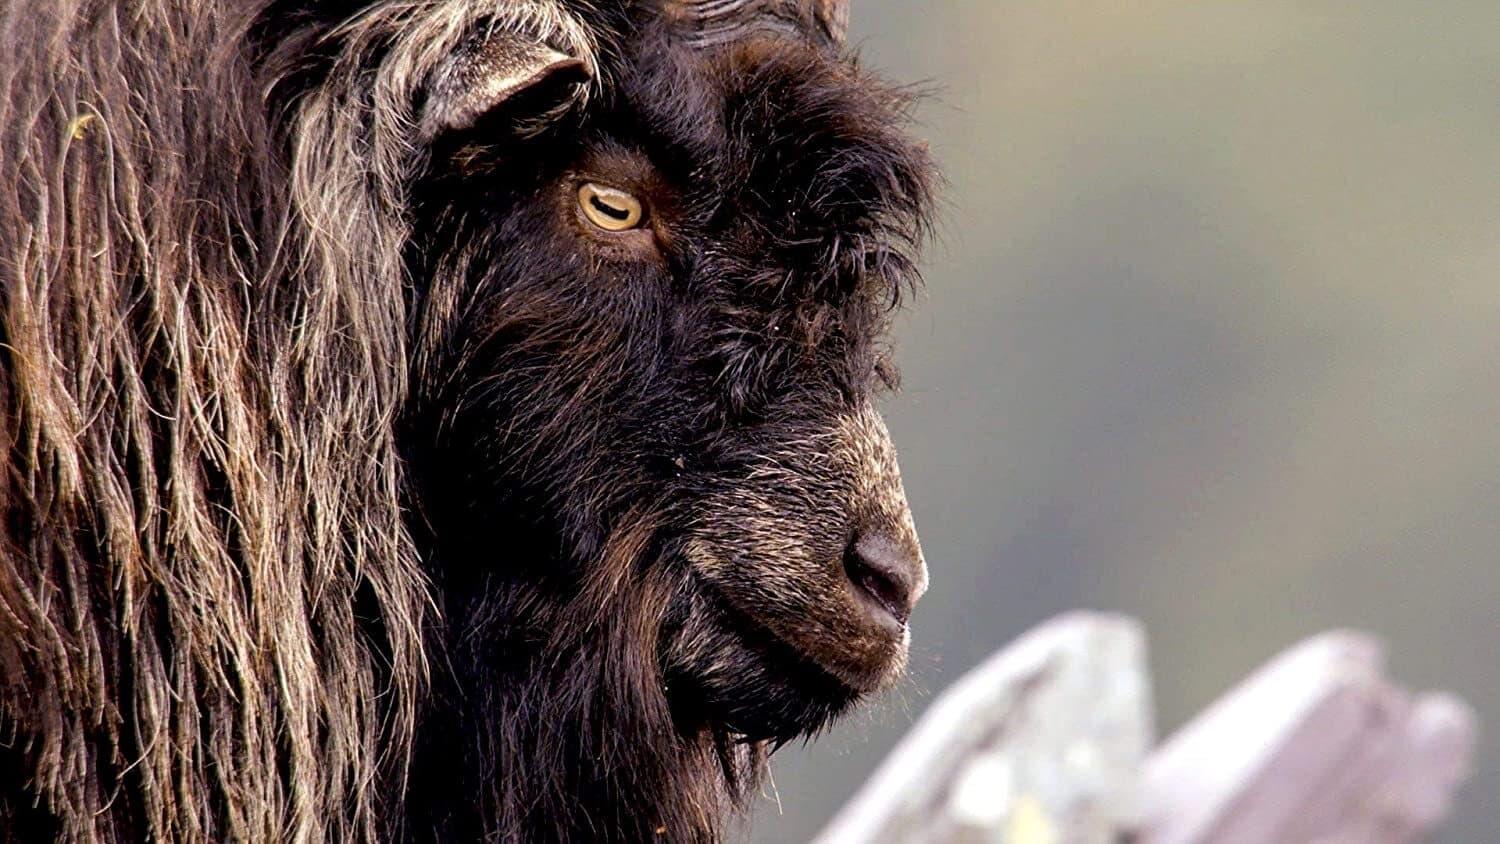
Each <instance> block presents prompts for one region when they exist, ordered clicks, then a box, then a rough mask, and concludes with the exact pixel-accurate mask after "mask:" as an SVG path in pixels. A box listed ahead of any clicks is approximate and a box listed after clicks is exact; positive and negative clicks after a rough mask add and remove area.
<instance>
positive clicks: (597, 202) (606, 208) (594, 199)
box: [589, 195, 630, 222]
mask: <svg viewBox="0 0 1500 844" xmlns="http://www.w3.org/2000/svg"><path fill="white" fill-rule="evenodd" d="M589 202H590V203H591V204H592V205H593V206H594V208H596V209H597V210H598V211H599V212H600V213H602V214H604V215H605V216H607V217H611V218H613V219H616V220H620V221H621V222H624V221H625V220H628V219H630V209H629V208H616V207H614V206H613V205H606V204H605V203H604V200H602V199H600V198H599V197H598V196H597V195H595V196H591V197H589Z"/></svg>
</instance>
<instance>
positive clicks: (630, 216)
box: [578, 182, 646, 232]
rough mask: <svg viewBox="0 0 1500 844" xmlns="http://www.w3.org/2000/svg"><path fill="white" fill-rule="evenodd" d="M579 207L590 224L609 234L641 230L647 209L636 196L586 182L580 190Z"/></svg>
mask: <svg viewBox="0 0 1500 844" xmlns="http://www.w3.org/2000/svg"><path fill="white" fill-rule="evenodd" d="M578 207H579V208H580V209H582V210H583V216H584V217H585V218H587V219H588V221H589V222H590V223H593V224H594V225H596V226H598V227H599V228H601V229H604V230H605V231H607V232H623V231H628V230H630V229H634V228H640V225H641V223H642V222H644V220H645V218H646V209H645V208H644V207H643V206H642V205H641V201H640V200H639V199H636V198H635V197H634V196H631V195H630V194H628V193H626V192H625V191H622V190H620V189H619V188H612V187H609V186H607V185H601V184H598V183H597V182H586V183H585V184H584V185H583V187H581V188H579V189H578Z"/></svg>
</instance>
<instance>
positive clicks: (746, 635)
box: [695, 576, 909, 697]
mask: <svg viewBox="0 0 1500 844" xmlns="http://www.w3.org/2000/svg"><path fill="white" fill-rule="evenodd" d="M695 579H696V580H697V581H698V586H699V587H700V589H701V590H702V593H703V594H704V595H706V596H708V597H709V598H710V603H711V604H712V606H713V609H714V615H715V616H716V617H717V624H719V625H721V626H722V627H723V628H724V629H725V630H726V631H727V632H729V633H731V634H732V635H733V636H734V638H735V639H736V640H737V641H739V642H740V643H741V645H742V646H743V647H745V648H746V649H747V650H748V651H749V652H750V653H752V654H753V655H754V656H755V657H756V659H757V660H758V661H759V662H760V663H761V664H762V665H763V666H764V667H765V668H766V669H767V670H771V671H775V672H776V673H777V674H779V675H782V676H783V677H784V678H785V679H786V680H787V681H788V682H792V683H800V682H803V681H806V680H807V679H808V678H809V676H810V674H815V675H817V676H818V677H819V678H821V679H819V680H818V682H816V683H814V684H813V685H816V686H824V685H827V684H828V683H829V682H832V683H833V684H835V685H836V686H837V687H838V688H839V689H841V690H842V692H841V694H842V695H849V696H856V697H857V696H862V695H866V694H870V693H873V692H876V691H878V690H879V689H880V688H882V687H883V686H884V685H885V684H886V682H887V681H888V680H890V679H892V678H893V677H895V676H897V675H899V674H900V673H901V671H902V670H903V669H904V667H905V665H906V642H907V640H908V636H909V634H908V633H907V630H906V624H905V623H904V622H902V621H898V620H897V612H898V611H897V610H895V609H893V608H890V607H887V606H886V604H885V603H884V602H883V601H882V600H881V599H878V598H875V597H873V596H869V595H864V594H863V590H862V589H861V588H857V587H856V588H852V589H850V590H849V591H851V592H854V593H856V594H854V595H851V596H850V597H851V602H852V603H855V604H859V606H851V607H850V610H851V611H853V612H859V613H861V614H862V615H868V614H876V613H878V614H879V615H882V616H884V618H885V619H887V621H886V622H884V623H881V624H877V625H874V627H875V629H873V630H871V629H868V627H867V630H866V632H865V635H867V636H869V638H870V639H873V640H876V641H878V642H880V643H881V646H880V647H879V648H878V651H879V652H880V653H881V655H880V656H879V657H878V658H874V659H863V660H858V661H857V662H856V661H851V660H838V659H832V658H830V657H829V654H827V653H824V652H822V651H824V650H827V649H826V648H818V647H815V646H814V645H813V643H812V642H810V641H799V640H798V639H797V638H794V637H791V636H787V635H784V634H783V633H782V632H781V631H778V630H776V629H775V628H774V627H773V626H772V625H771V624H768V623H767V622H766V620H765V619H764V618H762V617H761V615H760V614H759V613H756V612H753V611H751V610H749V609H747V608H745V607H741V606H739V604H738V602H736V601H734V600H733V599H732V598H731V597H730V596H729V595H727V594H725V593H724V591H723V590H722V589H719V588H718V587H717V586H716V585H714V584H713V583H709V582H706V581H705V579H704V578H702V577H701V576H700V577H696V578H695ZM872 588H876V587H872ZM865 604H868V605H869V606H868V607H867V606H865ZM851 650H852V649H851Z"/></svg>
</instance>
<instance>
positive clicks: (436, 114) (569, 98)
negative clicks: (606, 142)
mask: <svg viewBox="0 0 1500 844" xmlns="http://www.w3.org/2000/svg"><path fill="white" fill-rule="evenodd" d="M588 80H589V67H588V65H587V64H586V63H585V62H584V61H583V60H582V59H579V58H577V57H574V56H570V55H567V54H566V53H563V52H560V51H558V50H556V49H554V48H552V47H550V46H548V45H546V44H544V43H541V42H539V41H533V40H529V39H527V38H524V37H521V36H518V35H513V34H509V33H504V32H492V33H490V34H488V35H486V36H485V37H484V38H482V39H476V40H475V41H473V42H471V43H469V44H465V45H464V46H462V47H460V48H459V49H458V50H456V51H455V52H454V53H453V55H451V56H449V57H448V58H447V59H446V60H444V61H443V63H442V64H440V65H439V66H438V67H437V69H436V70H435V71H434V72H433V74H432V79H431V81H430V82H429V83H428V86H427V102H426V104H425V105H423V107H422V117H421V124H420V126H419V127H418V134H419V136H420V140H421V141H422V142H424V143H426V142H429V141H431V140H433V139H434V138H436V137H438V136H439V135H441V134H443V133H445V132H451V131H454V130H459V129H467V128H469V127H471V126H473V125H474V124H475V123H476V122H477V121H478V120H479V118H481V117H483V116H484V115H485V114H487V113H489V112H490V111H493V110H494V109H495V108H497V107H499V106H500V105H502V104H503V103H505V102H506V101H508V100H510V99H512V98H513V97H515V96H516V95H517V94H520V93H522V92H525V91H528V90H532V89H535V88H538V87H539V86H541V85H543V84H547V85H559V86H562V88H561V90H560V96H559V98H558V99H557V100H553V101H550V102H547V103H545V104H543V106H542V108H541V109H540V110H539V112H538V113H537V114H529V115H518V119H519V120H520V121H522V122H524V123H527V124H530V125H535V124H536V123H537V122H538V121H543V122H544V121H546V120H548V119H550V118H552V117H555V116H557V115H558V114H560V113H561V112H562V111H564V110H566V108H567V106H569V105H571V104H572V103H573V102H574V101H575V100H577V99H578V97H579V96H581V95H582V93H583V89H584V86H585V85H586V84H587V83H588Z"/></svg>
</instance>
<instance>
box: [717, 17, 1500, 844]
mask: <svg viewBox="0 0 1500 844" xmlns="http://www.w3.org/2000/svg"><path fill="white" fill-rule="evenodd" d="M854 18H855V26H854V38H855V39H857V40H858V41H859V42H860V43H861V45H862V47H861V52H862V54H863V55H864V58H865V61H866V63H867V64H868V65H870V66H873V67H875V68H879V69H880V70H882V71H883V72H884V73H886V74H887V75H889V76H892V77H894V78H897V79H901V80H913V81H925V82H927V83H929V84H930V86H931V87H932V88H933V89H934V91H935V93H934V95H933V96H932V97H930V98H929V99H928V101H927V103H926V105H925V106H924V107H923V108H922V109H921V119H922V126H921V131H922V133H923V134H924V135H925V136H926V137H928V138H929V139H930V140H931V142H932V145H933V147H934V149H935V151H936V153H937V155H938V156H939V158H940V159H941V161H942V162H943V164H944V169H945V171H946V176H947V180H948V182H949V185H948V188H947V191H946V205H945V209H944V214H943V225H942V228H941V237H940V240H939V242H938V243H937V244H936V246H935V247H934V248H933V249H932V250H931V252H930V253H929V258H928V260H927V261H926V268H927V270H926V275H927V290H926V293H925V294H924V295H923V296H922V297H921V299H920V300H919V301H917V302H916V303H915V305H914V307H913V308H912V309H911V310H910V311H909V312H908V313H907V315H906V316H905V317H904V318H903V319H902V321H901V324H900V328H899V332H898V335H899V349H900V356H901V362H902V366H903V371H904V379H905V389H904V392H903V393H901V394H900V395H898V396H896V397H894V398H892V399H891V400H889V401H888V402H887V411H888V417H889V420H890V423H891V428H892V431H893V432H894V434H895V436H896V440H897V444H898V445H899V446H900V448H901V455H902V463H903V467H904V471H905V475H906V485H907V491H908V493H909V496H910V498H911V500H912V505H913V508H914V510H915V512H916V515H917V523H918V527H919V529H920V530H921V533H922V537H923V544H924V547H925V549H926V555H927V560H928V563H929V565H930V567H931V569H932V584H933V585H932V589H931V591H930V592H929V593H928V597H927V598H926V600H925V601H924V602H923V604H922V605H921V606H919V607H918V609H917V613H916V615H915V618H914V620H913V625H912V626H913V632H914V642H915V644H914V650H913V660H912V662H913V667H912V680H911V681H910V682H909V683H908V684H906V686H904V687H903V688H901V689H898V690H897V691H895V692H894V693H893V694H891V695H889V696H888V697H887V698H886V699H885V700H884V701H883V702H881V703H880V704H879V705H877V706H876V707H874V708H872V709H871V710H869V711H868V712H866V713H864V714H860V715H856V716H853V717H852V718H850V719H848V720H846V721H845V722H843V723H841V724H839V725H838V726H837V727H835V728H834V729H833V730H832V731H831V732H830V733H829V734H828V735H826V736H824V737H822V738H820V739H818V740H817V741H815V742H814V743H813V744H812V745H811V746H810V747H808V748H806V749H802V748H788V749H787V750H785V751H783V752H782V753H781V754H780V755H779V756H778V759H777V763H776V765H775V788H774V792H773V790H772V789H771V788H770V787H768V788H767V796H766V797H765V798H764V799H762V800H760V801H758V804H757V810H756V813H755V816H754V820H753V823H751V824H750V826H749V828H748V829H747V830H744V831H742V833H741V835H742V836H743V837H744V838H748V839H750V840H753V841H757V842H795V841H803V840H806V839H808V838H809V837H810V836H811V835H812V834H813V833H814V832H815V831H816V830H817V829H819V828H820V827H821V826H822V824H823V823H824V822H825V821H826V820H827V819H828V818H829V817H830V816H831V815H832V814H833V812H834V811H835V810H836V808H837V807H838V806H839V805H840V804H842V802H843V801H844V800H845V799H846V798H847V797H848V796H849V795H850V794H851V793H852V792H853V791H854V789H855V788H856V787H857V786H858V784H859V783H860V782H862V781H863V780H864V778H865V777H866V776H867V775H868V773H869V772H870V771H871V770H872V769H873V768H874V766H875V765H876V764H877V763H878V761H879V760H880V759H881V758H882V757H883V756H884V754H885V752H886V751H887V750H888V749H889V747H890V746H891V744H892V743H893V742H894V741H895V740H896V738H897V737H899V735H900V734H901V733H902V732H903V731H904V730H905V728H906V727H907V726H908V725H909V724H910V723H911V721H912V719H913V718H914V717H915V716H916V715H917V714H919V713H920V711H921V710H922V709H923V708H924V707H925V706H926V705H927V703H928V702H929V700H930V699H931V697H932V695H933V694H934V693H936V692H937V691H938V690H941V689H942V688H943V687H944V686H946V685H947V684H948V683H950V682H951V681H952V680H954V679H955V678H956V677H957V676H958V675H959V674H960V673H962V672H963V671H964V670H965V669H967V668H970V667H972V666H973V665H975V664H976V663H978V662H979V661H980V660H981V659H983V658H984V657H985V656H986V655H987V654H989V653H990V652H991V651H992V650H993V649H995V648H996V647H998V646H1000V645H1002V644H1003V643H1005V642H1006V641H1008V640H1009V639H1010V638H1012V637H1013V636H1015V635H1016V634H1017V633H1019V632H1021V631H1022V630H1024V629H1025V628H1027V627H1029V626H1030V625H1032V624H1035V623H1036V622H1038V621H1041V620H1042V619H1044V618H1046V617H1048V616H1051V615H1053V614H1055V613H1057V612H1060V611H1063V610H1066V609H1070V608H1075V607H1090V608H1100V609H1113V610H1121V611H1125V612H1128V613H1132V614H1134V615H1136V616H1138V617H1140V618H1141V619H1143V620H1144V621H1145V623H1146V625H1147V627H1148V629H1149V633H1150V637H1151V658H1152V662H1153V669H1154V674H1155V678H1156V693H1157V697H1158V713H1159V720H1160V726H1161V728H1162V729H1163V730H1169V729H1171V728H1172V727H1175V726H1176V725H1178V724H1180V723H1181V721H1182V719H1183V718H1185V717H1186V716H1187V715H1189V714H1190V713H1192V712H1193V711H1195V710H1197V709H1199V708H1200V707H1202V706H1203V705H1205V704H1206V703H1208V702H1209V701H1210V700H1211V699H1212V698H1213V697H1214V696H1215V695H1216V694H1217V693H1218V692H1220V691H1221V690H1223V689H1224V688H1226V687H1227V686H1228V685H1229V684H1231V683H1232V682H1233V681H1234V680H1236V679H1237V678H1238V677H1240V676H1241V675H1242V674H1244V673H1245V672H1246V671H1248V670H1249V669H1251V668H1252V667H1253V666H1255V665H1256V664H1257V663H1259V662H1260V661H1261V660H1262V659H1264V658H1265V657H1267V656H1269V655H1271V654H1272V653H1274V652H1276V651H1277V650H1280V649H1281V648H1282V647H1284V646H1286V645H1288V644H1290V643H1292V642H1294V641H1295V640H1297V639H1299V638H1300V637H1303V636H1306V635H1308V634H1311V633H1314V632H1316V631H1319V630H1323V629H1326V628H1330V627H1341V626H1352V627H1359V628H1366V629H1370V630H1373V631H1376V632H1379V633H1380V634H1382V635H1383V636H1385V637H1386V639H1387V641H1388V642H1389V644H1390V651H1391V662H1392V668H1393V671H1394V673H1395V674H1396V676H1397V677H1399V678H1400V679H1401V680H1403V681H1404V682H1406V683H1408V684H1411V685H1414V686H1416V687H1421V688H1431V687H1444V688H1450V689H1453V690H1455V691H1457V692H1459V693H1460V694H1462V695H1464V696H1465V697H1466V698H1468V700H1469V701H1470V702H1471V703H1473V704H1474V705H1475V707H1476V708H1477V709H1478V710H1479V712H1480V715H1481V717H1484V718H1487V720H1488V726H1489V731H1488V732H1487V733H1486V735H1485V738H1484V739H1483V745H1482V748H1481V752H1480V754H1479V758H1478V760H1477V762H1478V770H1477V773H1476V775H1475V778H1474V779H1473V780H1472V782H1471V784H1470V785H1469V787H1468V788H1467V789H1466V790H1465V792H1464V793H1463V795H1462V797H1461V799H1460V803H1459V807H1458V811H1459V813H1458V817H1457V819H1456V821H1455V822H1454V823H1452V824H1451V825H1450V826H1448V827H1447V828H1446V829H1445V830H1444V831H1443V833H1442V834H1441V835H1440V836H1439V837H1438V840H1439V841H1453V842H1493V841H1496V840H1500V653H1497V645H1500V608H1497V603H1500V566H1497V565H1496V563H1497V557H1500V4H1497V3H1495V2H1493V0H1487V1H1486V2H1471V0H1444V1H1443V2H1441V3H1423V2H1417V0H1407V2H1383V0H1364V1H1363V2H1360V3H1307V2H1290V1H1289V0H1254V2H1251V0H1243V1H1242V2H1236V3H1215V2H1193V1H1192V0H1134V2H1108V1H1107V0H1092V2H1084V0H1031V1H1030V2H1001V1H1000V0H951V2H941V1H939V2H930V3H927V2H909V0H854ZM775 795H779V809H778V801H777V799H776V796H775Z"/></svg>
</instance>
